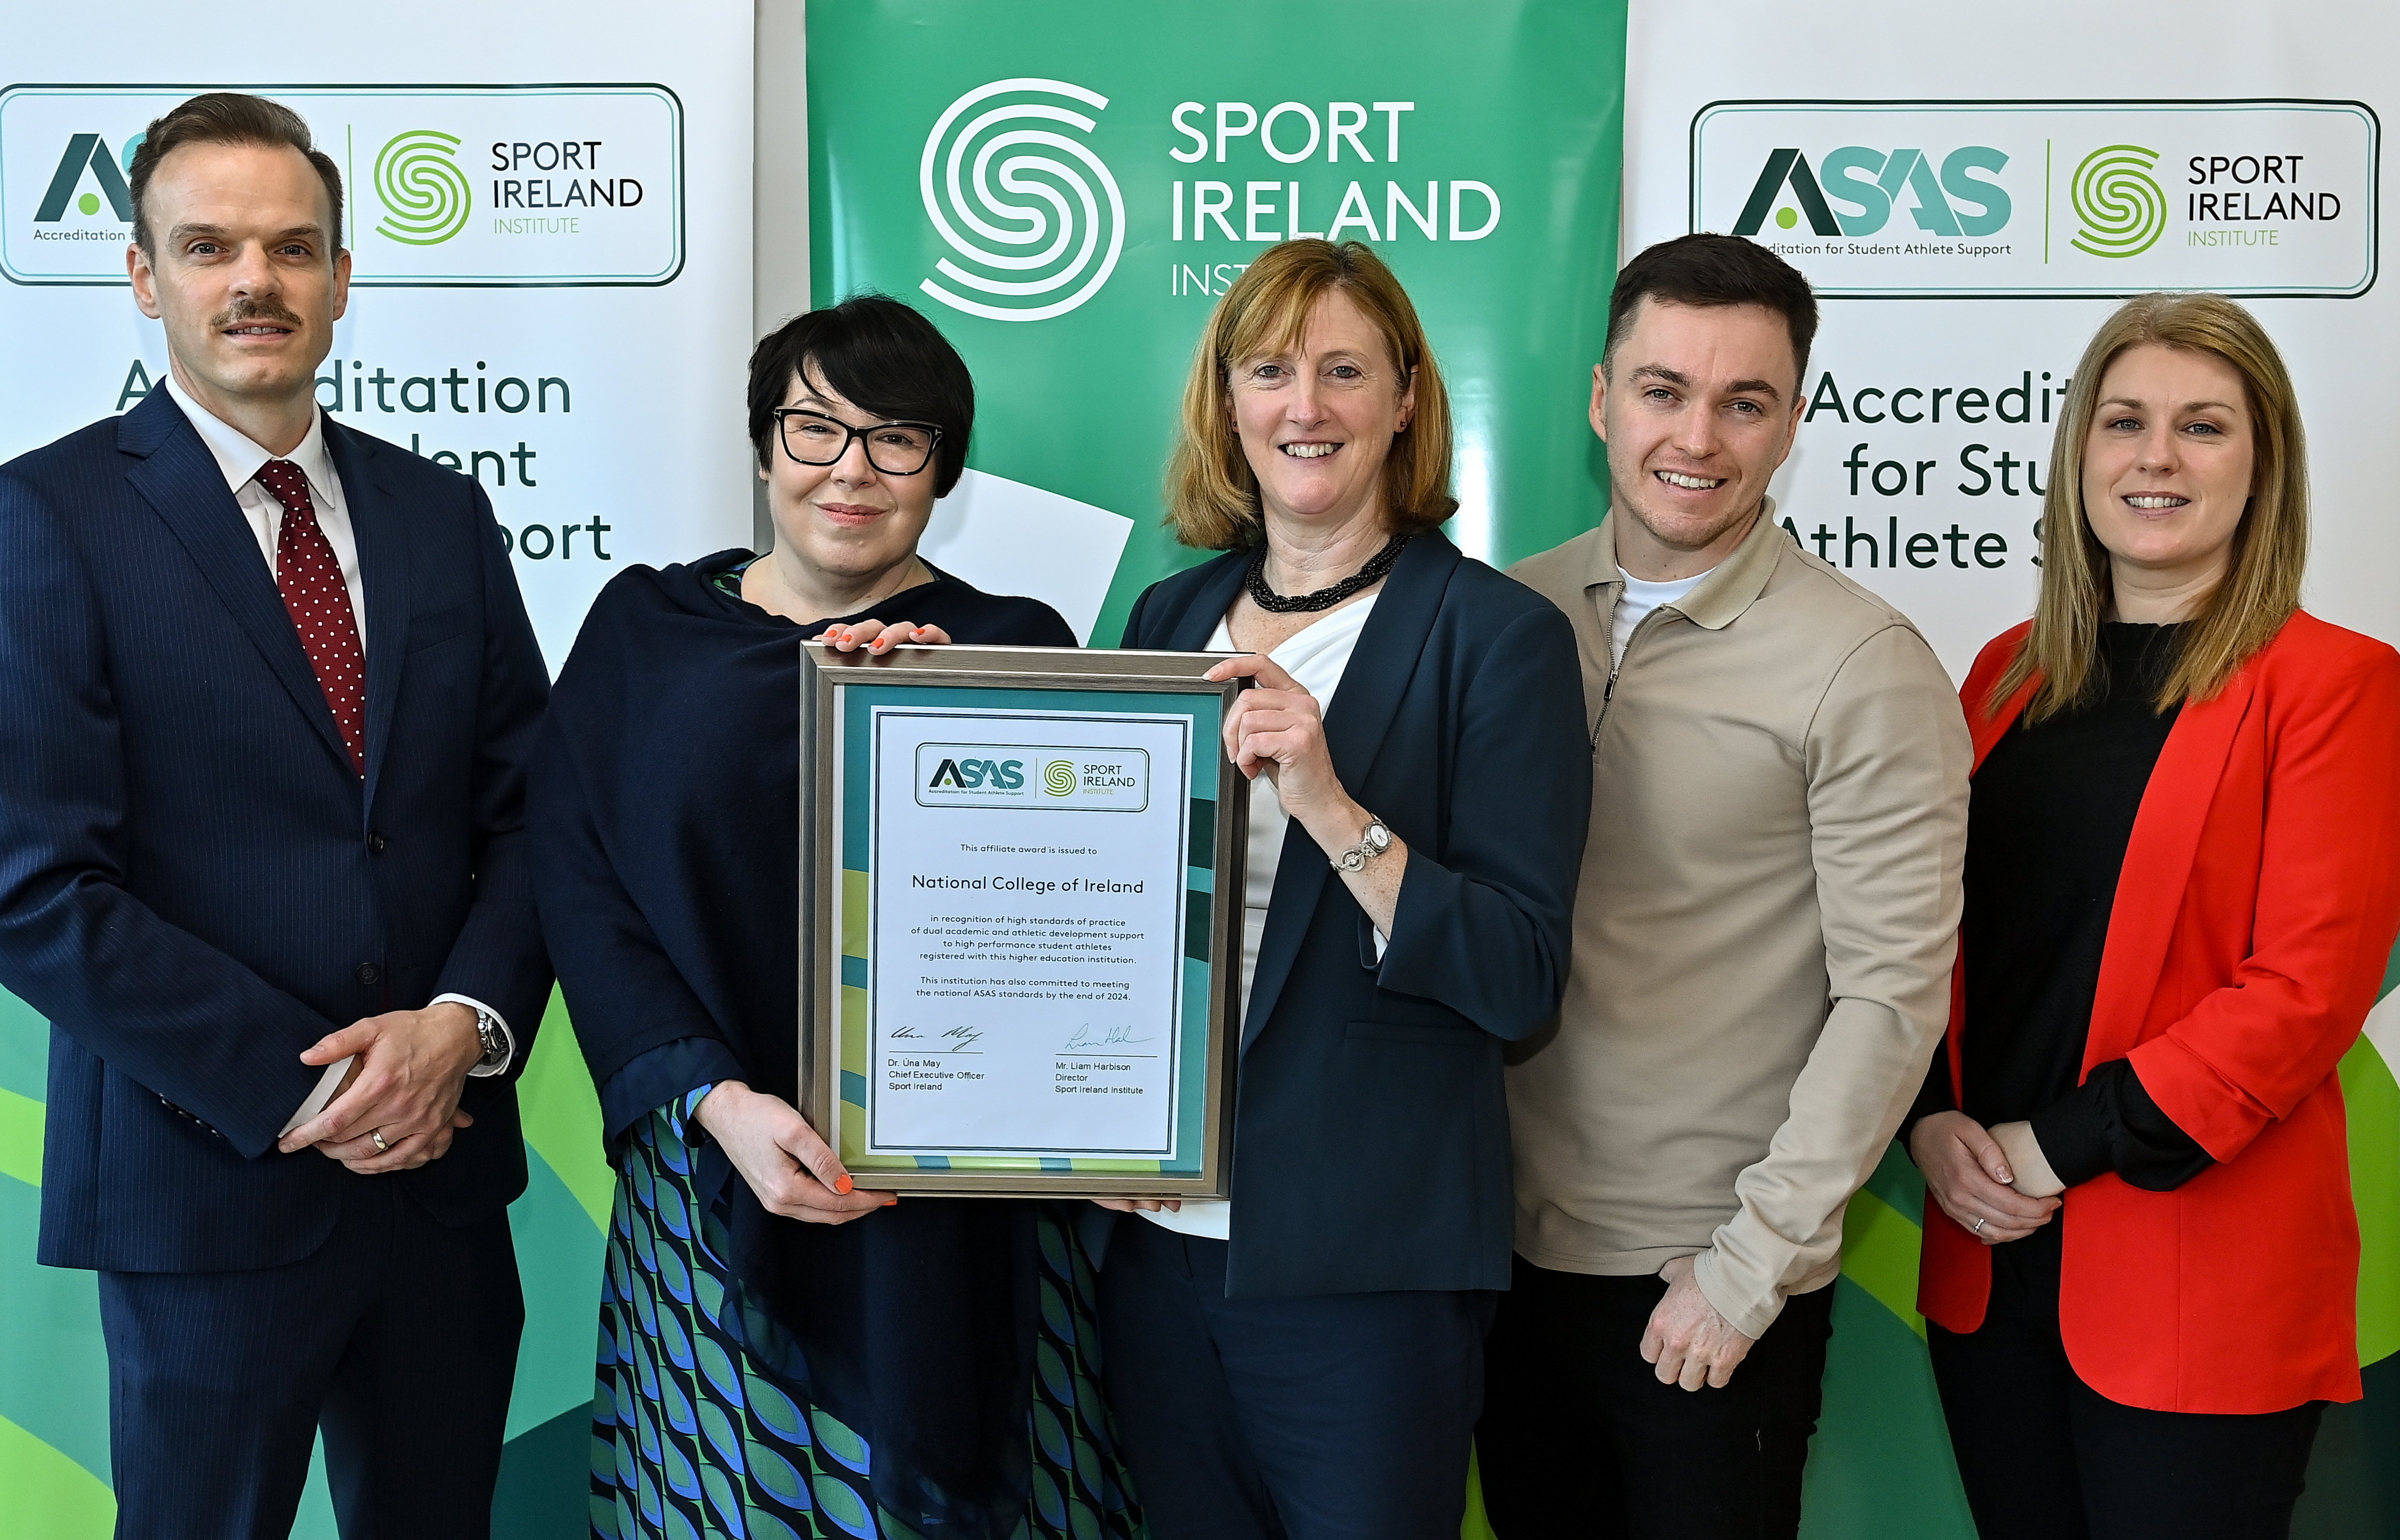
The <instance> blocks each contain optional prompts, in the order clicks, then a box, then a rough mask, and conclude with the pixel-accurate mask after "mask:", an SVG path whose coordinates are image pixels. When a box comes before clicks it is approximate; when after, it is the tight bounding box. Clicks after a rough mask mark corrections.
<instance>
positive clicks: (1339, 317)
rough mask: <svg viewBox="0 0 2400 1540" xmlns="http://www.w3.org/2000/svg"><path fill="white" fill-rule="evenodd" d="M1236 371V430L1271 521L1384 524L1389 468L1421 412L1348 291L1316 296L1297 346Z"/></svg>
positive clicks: (1232, 389)
mask: <svg viewBox="0 0 2400 1540" xmlns="http://www.w3.org/2000/svg"><path fill="white" fill-rule="evenodd" d="M1230 373H1231V375H1232V378H1231V380H1230V381H1229V383H1228V386H1227V395H1228V397H1229V399H1230V402H1231V404H1232V407H1233V416H1234V430H1235V432H1236V433H1238V434H1239V435H1240V438H1241V441H1242V454H1243V456H1244V457H1245V458H1246V459H1248V462H1249V466H1250V472H1251V474H1252V475H1255V476H1256V477H1258V480H1259V502H1260V506H1261V509H1262V510H1263V511H1264V512H1265V513H1266V515H1267V517H1268V518H1269V519H1279V520H1284V521H1293V522H1296V523H1297V524H1299V525H1302V526H1305V527H1312V528H1322V529H1332V528H1339V527H1341V526H1342V525H1347V524H1349V523H1350V522H1351V521H1353V520H1354V519H1357V518H1360V517H1365V518H1368V519H1370V520H1372V521H1374V522H1375V523H1376V524H1377V525H1381V524H1382V523H1383V522H1384V513H1385V501H1384V461H1385V460H1386V459H1388V458H1390V457H1391V452H1392V438H1393V435H1394V434H1396V433H1398V432H1399V431H1400V430H1401V429H1402V428H1404V427H1405V426H1406V425H1407V423H1408V421H1409V418H1410V416H1411V415H1412V414H1413V413H1414V412H1415V411H1416V386H1415V382H1414V380H1413V379H1412V378H1408V377H1404V376H1403V375H1401V373H1400V371H1399V367H1398V364H1396V363H1395V362H1394V361H1393V359H1392V355H1391V350H1390V348H1388V347H1386V346H1385V344H1384V334H1383V333H1382V332H1381V331H1379V330H1377V329H1376V327H1375V324H1374V323H1373V322H1372V321H1370V320H1368V319H1367V317H1366V315H1365V313H1364V312H1363V311H1361V310H1360V309H1359V308H1358V307H1357V304H1355V303H1354V302H1353V301H1352V300H1351V298H1350V296H1349V295H1348V294H1345V293H1343V292H1342V291H1341V290H1339V289H1331V290H1328V291H1327V292H1326V293H1324V294H1322V295H1320V296H1318V298H1317V299H1316V303H1315V304H1314V305H1312V306H1311V307H1310V308H1309V312H1308V324H1307V325H1306V326H1305V327H1304V328H1303V329H1302V333H1301V338H1300V342H1299V344H1298V346H1297V347H1294V348H1289V349H1286V350H1284V351H1282V352H1277V353H1273V354H1267V355H1262V356H1261V357H1257V358H1249V359H1242V360H1238V361H1235V362H1234V366H1233V368H1232V370H1231V371H1230Z"/></svg>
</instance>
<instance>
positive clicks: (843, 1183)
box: [833, 1175, 858, 1197]
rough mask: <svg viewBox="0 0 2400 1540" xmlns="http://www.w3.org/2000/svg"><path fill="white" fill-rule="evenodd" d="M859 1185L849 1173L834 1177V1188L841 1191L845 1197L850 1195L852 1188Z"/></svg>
mask: <svg viewBox="0 0 2400 1540" xmlns="http://www.w3.org/2000/svg"><path fill="white" fill-rule="evenodd" d="M857 1185H858V1184H857V1183H856V1182H854V1181H852V1180H851V1179H850V1178H849V1177H848V1176H847V1175H844V1176H839V1177H836V1178H835V1179H833V1190H834V1191H835V1192H839V1193H841V1194H842V1195H843V1196H844V1197H847V1196H849V1195H850V1190H851V1189H852V1188H853V1187H855V1186H857Z"/></svg>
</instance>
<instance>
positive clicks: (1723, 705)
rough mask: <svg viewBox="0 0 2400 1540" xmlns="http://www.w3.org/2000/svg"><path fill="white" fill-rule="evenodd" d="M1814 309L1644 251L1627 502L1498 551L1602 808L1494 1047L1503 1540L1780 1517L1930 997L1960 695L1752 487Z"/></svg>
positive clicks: (1488, 1430)
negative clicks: (1575, 883)
mask: <svg viewBox="0 0 2400 1540" xmlns="http://www.w3.org/2000/svg"><path fill="white" fill-rule="evenodd" d="M1816 321H1817V310H1816V301H1815V298H1814V296H1813V295H1812V294H1811V293H1810V292H1809V289H1808V285H1807V280H1806V279H1803V278H1802V277H1801V276H1800V275H1799V274H1798V273H1797V272H1795V271H1794V270H1793V268H1792V267H1791V266H1788V265H1787V264H1785V263H1784V262H1783V261H1782V260H1781V259H1780V258H1779V257H1777V256H1775V255H1774V254H1772V253H1771V252H1767V251H1766V249H1765V248H1763V247H1760V246H1757V245H1754V244H1752V243H1751V242H1749V241H1746V240H1741V239H1739V238H1733V237H1726V236H1708V235H1695V236H1686V237H1684V238H1680V239H1677V240H1671V241H1668V242H1665V243H1663V244H1661V245H1658V246H1654V247H1652V248H1651V249H1650V250H1648V251H1646V252H1643V253H1642V254H1641V255H1639V256H1637V257H1635V258H1634V259H1633V261H1632V262H1631V263H1630V264H1629V265H1628V266H1627V267H1626V268H1625V270H1624V272H1623V273H1622V274H1621V275H1619V278H1618V280H1617V287H1616V295H1615V297H1614V299H1613V300H1612V302H1611V305H1610V316H1609V338H1608V349H1607V353H1606V355H1605V356H1604V357H1603V359H1602V362H1601V364H1600V366H1599V367H1598V368H1597V369H1595V370H1594V371H1593V387H1592V399H1591V420H1592V427H1593V429H1594V430H1595V431H1596V432H1598V433H1599V434H1600V436H1601V437H1602V439H1603V440H1605V441H1606V443H1607V444H1608V461H1609V479H1610V484H1611V490H1612V494H1613V497H1612V511H1611V512H1610V514H1609V516H1608V517H1607V518H1606V519H1605V520H1603V521H1602V524H1601V525H1600V527H1599V528H1597V529H1595V530H1592V531H1590V532H1589V533H1588V534H1585V535H1580V536H1577V537H1576V538H1574V539H1572V540H1569V541H1568V542H1567V543H1566V544H1564V545H1561V546H1560V547H1558V548H1557V549H1555V550H1552V551H1548V552H1544V553H1542V554H1541V555H1538V556H1534V557H1532V558H1529V559H1528V560H1526V561H1524V562H1522V563H1520V564H1519V566H1517V567H1516V568H1515V569H1514V571H1513V573H1512V576H1514V577H1516V578H1517V579H1519V580H1520V581H1522V582H1524V583H1527V584H1529V585H1531V586H1532V587H1533V588H1534V589H1535V590H1537V591H1539V592H1540V593H1544V594H1546V595H1547V596H1548V598H1549V599H1550V600H1551V601H1552V602H1553V603H1555V604H1557V605H1558V606H1559V607H1560V608H1561V609H1562V610H1564V611H1565V612H1566V614H1567V617H1568V619H1569V620H1572V621H1573V622H1574V624H1575V631H1576V634H1577V636H1578V638H1579V640H1580V642H1581V647H1582V654H1583V665H1584V683H1585V694H1586V708H1587V719H1588V726H1589V729H1590V732H1591V742H1592V820H1591V830H1590V835H1589V842H1588V844H1587V846H1586V849H1585V854H1584V864H1583V877H1582V884H1581V887H1580V889H1579V890H1578V893H1577V896H1576V915H1575V955H1574V962H1573V970H1572V974H1571V976H1570V978H1569V981H1568V984H1567V990H1566V997H1565V1000H1564V1001H1563V1002H1562V1003H1561V1007H1560V1012H1559V1020H1558V1023H1557V1025H1556V1028H1555V1029H1553V1030H1551V1031H1550V1032H1548V1034H1546V1035H1545V1036H1543V1037H1541V1038H1538V1039H1535V1040H1534V1041H1533V1042H1532V1043H1528V1044H1527V1045H1525V1047H1524V1049H1523V1050H1522V1051H1521V1053H1520V1056H1519V1058H1518V1060H1517V1062H1515V1063H1514V1064H1513V1065H1512V1067H1511V1068H1510V1070H1509V1071H1508V1075H1509V1078H1508V1106H1509V1117H1510V1122H1511V1127H1512V1133H1513V1138H1514V1142H1515V1149H1516V1192H1517V1196H1516V1202H1517V1247H1516V1249H1517V1259H1516V1274H1515V1278H1514V1281H1513V1285H1512V1288H1511V1289H1510V1291H1509V1292H1508V1293H1507V1294H1506V1295H1504V1296H1503V1297H1502V1302H1501V1305H1500V1312H1499V1319H1498V1321H1497V1324H1496V1325H1495V1326H1494V1328H1493V1335H1492V1338H1491V1342H1490V1343H1489V1346H1488V1349H1487V1363H1488V1365H1489V1370H1488V1380H1487V1384H1486V1397H1485V1409H1484V1414H1483V1415H1484V1422H1483V1424H1482V1426H1481V1428H1480V1430H1479V1433H1478V1444H1479V1448H1480V1453H1481V1459H1482V1469H1483V1481H1484V1494H1485V1500H1486V1502H1487V1503H1488V1504H1489V1506H1490V1509H1491V1512H1492V1517H1493V1525H1494V1527H1495V1529H1496V1530H1497V1531H1498V1533H1501V1534H1503V1535H1505V1536H1507V1537H1509V1540H1519V1537H1521V1536H1527V1535H1576V1534H1606V1535H1616V1534H1624V1535H1629V1536H1635V1537H1639V1536H1652V1535H1655V1536H1660V1537H1666V1536H1670V1535H1671V1536H1672V1537H1673V1540H1712V1537H1716V1536H1726V1537H1732V1536H1737V1535H1739V1536H1741V1537H1743V1540H1751V1537H1752V1536H1761V1535H1783V1536H1788V1535H1792V1534H1793V1533H1796V1531H1797V1529H1798V1526H1799V1515H1800V1479H1801V1472H1802V1467H1803V1465H1804V1464H1805V1462H1806V1460H1807V1442H1808V1438H1809V1436H1810V1434H1811V1433H1812V1432H1813V1431H1814V1429H1815V1426H1816V1419H1817V1413H1818V1409H1819V1406H1820V1391H1819V1384H1820V1380H1821V1379H1822V1376H1823V1371H1824V1364H1825V1344H1826V1341H1827V1338H1828V1336H1829V1334H1830V1332H1831V1329H1832V1327H1831V1309H1832V1300H1833V1288H1832V1285H1833V1282H1834V1275H1835V1274H1837V1273H1838V1272H1839V1271H1840V1268H1841V1237H1842V1214H1843V1210H1844V1208H1845V1206H1847V1205H1848V1201H1849V1198H1850V1195H1851V1193H1853V1192H1855V1191H1857V1189H1858V1187H1859V1185H1860V1184H1861V1182H1863V1181H1864V1180H1865V1179H1866V1178H1867V1175H1868V1174H1869V1173H1870V1172H1871V1171H1873V1170H1874V1168H1875V1164H1876V1162H1877V1161H1878V1159H1880V1157H1881V1156H1882V1153H1883V1151H1884V1148H1885V1146H1886V1145H1887V1144H1888V1143H1889V1141H1890V1139H1891V1137H1892V1132H1893V1130H1894V1128H1895V1127H1896V1126H1897V1124H1899V1122H1900V1119H1901V1116H1902V1112H1903V1111H1905V1110H1906V1109H1907V1107H1908V1105H1909V1102H1910V1099H1911V1098H1912V1097H1914V1096H1915V1095H1916V1089H1917V1086H1918V1084H1919V1083H1920V1082H1921V1081H1922V1080H1923V1078H1924V1075H1925V1070H1926V1066H1927V1064H1928V1063H1929V1061H1930V1058H1931V1056H1932V1054H1933V1050H1934V1047H1935V1045H1936V1044H1937V1043H1939V1041H1940V1039H1941V1035H1942V1029H1943V1025H1944V1022H1945V1020H1946V1019H1947V1015H1948V1011H1949V999H1950V968H1951V961H1952V958H1953V955H1954V952H1955V950H1956V945H1957V927H1958V910H1959V872H1960V866H1961V862H1962V855H1963V851H1964V847H1965V842H1966V834H1967V775H1968V768H1969V756H1970V750H1969V745H1968V738H1967V729H1966V723H1965V720H1964V718H1963V716H1962V715H1961V713H1960V711H1959V707H1958V702H1957V695H1956V693H1955V691H1954V690H1953V688H1952V686H1951V684H1950V680H1949V678H1948V676H1947V675H1945V674H1944V673H1943V669H1942V666H1941V664H1940V662H1939V661H1937V660H1936V659H1935V658H1934V656H1933V652H1932V649H1931V648H1930V647H1928V646H1927V645H1926V643H1925V640H1924V638H1923V637H1922V636H1920V635H1918V634H1917V633H1916V628H1915V627H1913V626H1912V625H1910V624H1909V621H1908V620H1907V618H1906V617H1905V616H1903V615H1902V614H1901V613H1900V612H1899V611H1898V610H1896V609H1894V608H1892V607H1891V606H1889V604H1886V603H1885V602H1884V601H1883V600H1881V599H1879V598H1877V597H1876V596H1875V594H1873V593H1868V592H1867V591H1866V590H1865V589H1863V588H1861V587H1860V586H1859V585H1858V584H1856V583H1853V582H1851V581H1850V580H1849V579H1848V578H1846V577H1844V576H1843V575H1842V574H1841V573H1839V572H1838V571H1836V570H1834V568H1833V567H1831V566H1827V565H1826V564H1825V563H1824V562H1822V561H1820V560H1819V559H1818V558H1816V557H1815V556H1812V555H1810V554H1809V553H1808V552H1806V551H1804V550H1802V549H1801V547H1800V546H1799V544H1798V543H1797V542H1796V541H1794V540H1793V538H1792V537H1791V536H1790V535H1789V534H1788V533H1787V532H1786V531H1785V530H1784V528H1783V527H1782V526H1781V525H1780V524H1779V523H1778V522H1777V519H1776V515H1775V509H1774V504H1773V503H1772V502H1771V501H1770V500H1769V499H1768V498H1767V497H1766V485H1767V480H1768V478H1769V477H1770V476H1771V475H1772V474H1773V473H1774V471H1775V469H1776V468H1777V467H1778V466H1780V464H1782V463H1783V459H1784V457H1786V456H1787V455H1788V454H1789V453H1790V452H1791V449H1792V444H1793V439H1794V437H1795V436H1796V434H1797V433H1798V431H1799V426H1800V421H1801V416H1802V409H1803V405H1804V402H1805V394H1804V392H1803V390H1802V388H1801V381H1802V379H1803V377H1804V375H1805V374H1806V370H1807V352H1808V345H1809V342H1810V340H1811V339H1812V337H1813V335H1814V334H1815V331H1816Z"/></svg>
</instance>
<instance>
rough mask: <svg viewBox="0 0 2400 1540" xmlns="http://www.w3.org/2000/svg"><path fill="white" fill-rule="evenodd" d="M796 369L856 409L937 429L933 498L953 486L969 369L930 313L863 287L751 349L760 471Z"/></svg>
mask: <svg viewBox="0 0 2400 1540" xmlns="http://www.w3.org/2000/svg"><path fill="white" fill-rule="evenodd" d="M793 375H803V377H805V378H807V379H809V380H810V381H811V382H812V383H823V384H825V385H828V386H831V387H832V388H834V389H835V390H836V391H839V393H840V394H841V396H842V398H843V399H844V400H846V401H848V402H850V403H851V404H852V406H855V407H857V408H858V409H859V410H860V411H862V412H871V413H873V414H874V415H875V416H879V417H882V418H885V419H886V420H889V421H900V422H929V423H932V424H933V425H934V427H936V428H938V429H941V430H942V439H941V443H938V444H936V445H935V446H934V496H935V497H948V496H949V495H950V488H952V487H954V486H956V485H958V484H959V473H960V472H961V471H962V470H965V469H966V466H967V435H968V434H969V433H971V432H973V431H974V430H975V376H974V375H970V374H968V373H967V362H966V360H964V359H962V358H961V357H959V350H958V349H957V348H953V347H951V346H950V343H949V339H948V337H945V336H943V335H942V334H941V332H940V331H939V330H937V329H936V328H935V327H934V323H933V322H932V321H930V320H926V319H925V318H924V317H923V316H921V315H919V314H918V313H917V312H916V311H915V310H913V309H911V308H910V307H907V306H906V305H903V304H901V303H900V302H899V301H898V300H896V299H893V297H892V296H891V295H889V294H879V293H856V294H852V295H851V296H850V297H849V298H848V299H846V300H843V301H842V302H841V303H840V304H839V305H835V306H829V307H826V308H825V309H823V310H811V311H810V312H808V313H807V314H806V315H802V316H795V317H793V318H792V319H791V320H787V321H785V322H784V324H783V325H781V326H779V327H777V328H775V330H773V331H771V332H770V333H768V334H766V335H765V336H763V337H760V338H759V339H758V346H757V347H756V348H752V349H751V350H750V447H751V448H752V449H754V450H756V451H757V455H758V464H759V466H760V468H761V469H763V468H764V467H765V466H766V464H767V460H768V457H769V456H770V454H771V453H773V451H774V447H775V408H777V407H779V406H781V405H783V404H784V396H786V395H787V394H789V393H790V391H791V388H792V376H793Z"/></svg>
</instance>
